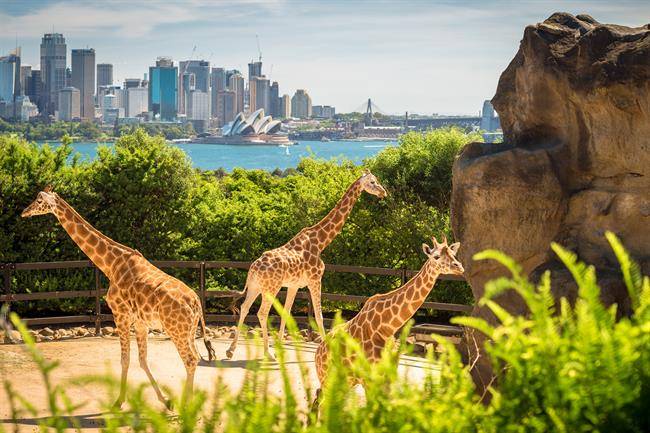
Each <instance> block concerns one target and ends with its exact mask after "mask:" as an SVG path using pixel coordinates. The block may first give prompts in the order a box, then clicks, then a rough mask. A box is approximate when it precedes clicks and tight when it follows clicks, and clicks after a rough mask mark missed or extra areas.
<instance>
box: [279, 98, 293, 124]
mask: <svg viewBox="0 0 650 433" xmlns="http://www.w3.org/2000/svg"><path fill="white" fill-rule="evenodd" d="M278 117H279V118H281V119H288V118H289V117H291V97H289V95H287V94H284V95H282V97H281V98H280V115H279V116H278Z"/></svg>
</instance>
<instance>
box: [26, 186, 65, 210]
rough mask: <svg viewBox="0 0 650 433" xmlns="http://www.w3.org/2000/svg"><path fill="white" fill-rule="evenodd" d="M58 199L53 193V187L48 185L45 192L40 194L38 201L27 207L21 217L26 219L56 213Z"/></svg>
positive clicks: (37, 197)
mask: <svg viewBox="0 0 650 433" xmlns="http://www.w3.org/2000/svg"><path fill="white" fill-rule="evenodd" d="M56 197H57V195H56V193H55V192H52V187H51V186H49V185H48V186H47V187H45V189H44V190H43V191H41V192H39V193H38V195H37V196H36V200H34V201H33V202H32V204H30V205H29V206H27V207H26V208H25V210H24V211H23V212H22V213H21V214H20V216H21V217H23V218H26V217H31V216H34V215H44V214H47V213H54V209H55V208H56Z"/></svg>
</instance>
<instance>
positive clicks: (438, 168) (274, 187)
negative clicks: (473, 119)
mask: <svg viewBox="0 0 650 433" xmlns="http://www.w3.org/2000/svg"><path fill="white" fill-rule="evenodd" d="M474 139H477V137H476V136H473V135H466V134H464V133H462V132H460V131H458V130H455V129H450V130H438V131H432V132H429V133H427V134H414V133H410V134H407V135H405V136H404V138H403V139H402V142H401V144H400V146H398V147H395V148H391V149H387V150H385V151H383V152H381V153H380V154H378V155H377V156H376V157H375V158H372V159H370V160H368V161H366V166H367V167H369V168H370V169H371V170H372V171H373V173H374V174H375V175H376V176H377V177H378V179H379V180H380V181H381V182H382V184H383V185H384V186H385V187H386V188H387V190H388V191H389V196H388V197H387V198H385V199H383V200H379V199H377V198H376V197H374V196H370V195H368V194H363V195H362V196H361V198H360V200H359V201H358V203H357V205H356V206H355V209H354V210H353V212H352V214H351V216H350V218H349V219H348V221H347V223H346V224H345V226H344V228H343V231H342V233H341V234H340V235H339V236H338V237H337V238H336V239H335V241H334V242H333V243H332V244H331V245H330V246H329V247H328V248H327V249H326V250H325V252H324V254H323V259H324V260H325V262H326V263H337V264H347V265H359V266H379V267H388V268H407V269H419V268H420V266H421V265H422V263H423V261H424V257H423V256H422V254H421V253H420V251H421V248H420V245H421V244H422V242H426V241H427V240H429V239H430V237H431V235H433V234H440V233H441V232H446V233H447V235H448V236H451V233H450V231H449V202H448V191H449V190H450V189H451V165H452V163H453V159H454V156H455V155H456V153H457V152H458V151H459V150H460V149H461V147H462V146H463V145H464V144H465V143H467V142H468V141H470V140H474ZM71 152H72V151H71V148H70V146H68V145H63V146H61V147H58V148H56V149H55V150H52V149H51V148H49V147H48V146H46V145H45V146H40V145H36V144H30V143H27V142H26V141H24V140H22V139H19V138H17V137H10V136H0V192H1V194H2V195H1V196H0V211H1V216H0V240H2V242H0V262H30V261H57V260H78V259H85V257H84V256H83V253H82V252H81V251H80V250H79V249H78V248H77V247H76V246H75V245H74V244H73V243H72V241H71V240H70V239H69V238H68V236H67V234H66V233H65V232H64V231H63V229H62V228H61V226H60V225H59V224H58V223H57V222H56V221H55V219H54V217H53V216H44V217H36V218H30V219H23V218H21V217H20V212H21V210H22V209H23V208H24V207H25V206H27V205H28V204H29V203H30V202H31V201H32V200H33V199H34V198H35V196H36V193H37V192H38V191H40V190H41V189H43V188H44V187H45V186H46V185H48V184H52V185H53V186H54V190H55V191H57V192H58V193H59V195H60V196H61V197H63V198H64V199H65V200H67V201H68V202H69V203H70V204H71V205H72V206H73V207H75V208H76V209H77V210H78V211H79V213H80V214H81V215H83V216H84V217H85V218H86V219H87V220H88V221H89V222H91V223H92V224H94V225H95V226H96V227H97V228H98V229H99V230H100V231H102V232H103V233H105V234H106V235H108V236H109V237H111V238H113V239H115V240H117V241H119V242H122V243H125V244H127V245H129V246H132V247H134V248H136V249H138V250H139V251H141V252H142V253H143V254H144V255H145V257H147V258H149V259H154V260H156V259H158V260H164V259H170V260H174V259H192V260H242V261H251V260H254V259H255V258H257V257H258V256H259V255H260V254H261V253H262V252H263V251H265V250H268V249H271V248H275V247H277V246H279V245H281V244H283V243H284V242H286V241H288V240H289V239H290V238H291V237H292V236H293V235H294V234H295V233H297V232H298V231H299V230H300V229H301V228H303V227H305V226H308V225H311V224H314V223H315V222H316V221H318V220H319V219H320V218H322V217H323V216H324V215H325V214H326V213H327V212H328V211H329V210H330V209H331V208H332V207H333V206H334V205H335V203H336V202H337V201H338V200H339V199H340V197H341V195H342V194H343V192H344V191H345V190H346V188H347V187H348V186H349V184H350V183H352V182H353V181H354V180H355V179H356V178H357V177H358V176H359V175H360V174H361V171H362V167H359V166H355V165H354V164H352V163H351V162H349V161H323V160H315V159H311V158H307V159H303V160H302V161H301V163H300V164H299V166H298V167H297V169H296V170H291V171H288V172H285V173H284V174H283V176H276V175H273V174H271V173H269V172H266V171H262V170H242V169H235V170H234V171H233V172H232V173H230V174H224V173H223V172H221V171H217V172H199V171H196V170H194V169H193V168H192V167H191V162H190V161H189V159H188V158H187V157H186V155H185V153H183V152H182V151H181V150H179V149H178V148H176V147H174V146H169V145H167V144H166V143H165V141H164V139H163V138H162V137H160V136H157V137H151V136H149V135H147V134H146V133H145V132H144V131H142V130H137V131H135V132H134V133H133V134H128V135H125V136H123V137H122V138H120V139H119V140H118V141H117V142H116V143H115V145H114V146H112V147H110V148H109V147H103V148H100V150H99V152H98V157H97V159H96V160H95V161H92V162H79V161H77V160H76V159H74V158H72V159H71ZM72 274H74V275H75V277H74V278H73V277H72ZM15 275H16V278H17V279H18V280H16V283H15V284H13V288H14V290H15V291H18V292H25V291H40V290H56V289H58V290H65V289H68V290H72V289H80V288H83V286H84V285H85V287H88V286H89V285H90V284H92V281H93V280H92V279H91V278H89V276H90V273H89V271H87V270H86V271H57V272H40V273H38V272H33V273H29V272H21V273H16V274H15ZM176 275H179V276H181V277H182V278H184V279H185V280H186V281H187V282H188V283H189V284H190V285H194V286H195V285H196V274H195V273H187V272H181V273H178V274H176ZM70 278H72V280H71V281H68V282H66V281H67V280H66V279H70ZM84 278H85V280H84ZM244 279H245V273H244V272H241V271H234V270H231V271H225V270H223V271H219V270H211V271H210V272H209V274H208V288H209V289H212V290H217V289H221V288H230V289H238V290H240V289H241V288H242V287H243V283H244ZM83 281H85V283H84V282H83ZM323 283H324V291H327V292H334V293H348V294H374V293H379V292H385V291H388V290H390V289H391V288H394V287H395V286H396V285H398V284H399V283H400V281H399V279H394V278H391V277H386V276H360V275H355V274H341V273H326V274H325V277H324V281H323ZM57 286H58V287H57ZM433 299H435V300H439V301H443V302H444V301H446V302H457V303H466V302H470V300H471V295H470V292H469V290H467V288H466V287H465V285H464V284H461V283H458V282H455V283H452V282H439V283H438V284H437V285H436V289H435V290H434V293H433V294H432V300H433ZM83 302H85V301H83V300H76V301H56V302H50V303H47V302H41V301H39V302H37V303H23V304H18V303H17V304H15V308H16V309H18V311H20V312H22V313H29V314H34V313H35V312H37V311H38V309H40V308H55V307H56V305H60V306H64V307H65V308H67V309H69V310H72V309H77V308H80V305H81V304H83ZM211 307H212V308H216V307H217V305H216V304H211ZM330 307H331V306H330ZM65 308H64V309H65Z"/></svg>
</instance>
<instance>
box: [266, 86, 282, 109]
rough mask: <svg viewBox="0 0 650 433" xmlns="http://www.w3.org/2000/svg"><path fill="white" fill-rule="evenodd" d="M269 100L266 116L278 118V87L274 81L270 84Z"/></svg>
mask: <svg viewBox="0 0 650 433" xmlns="http://www.w3.org/2000/svg"><path fill="white" fill-rule="evenodd" d="M269 99H270V104H269V105H270V109H269V113H268V114H270V115H271V116H273V117H278V115H279V114H280V86H279V85H278V82H277V81H274V82H273V84H271V90H270V95H269Z"/></svg>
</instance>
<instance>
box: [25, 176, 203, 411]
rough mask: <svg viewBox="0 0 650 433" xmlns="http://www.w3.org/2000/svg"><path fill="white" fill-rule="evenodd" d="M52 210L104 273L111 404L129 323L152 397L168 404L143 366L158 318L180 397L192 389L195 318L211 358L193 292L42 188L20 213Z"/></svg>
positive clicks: (126, 358) (123, 360)
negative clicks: (178, 367) (178, 363)
mask: <svg viewBox="0 0 650 433" xmlns="http://www.w3.org/2000/svg"><path fill="white" fill-rule="evenodd" d="M48 213H52V214H54V215H55V216H56V217H57V218H58V220H59V222H60V223H61V225H62V226H63V228H64V229H65V231H66V232H68V235H70V237H71V238H72V240H73V241H74V242H75V243H76V244H77V245H78V246H79V248H81V250H82V251H83V252H84V253H85V254H86V255H87V256H88V258H90V260H91V261H92V262H93V263H94V264H95V266H97V267H98V268H99V269H100V270H101V271H102V272H103V273H104V275H106V277H108V280H109V282H110V285H109V289H108V294H107V295H106V302H107V304H108V306H109V307H110V308H111V310H112V311H113V317H114V320H115V325H116V327H117V333H118V335H119V338H120V347H121V351H122V357H121V364H122V377H121V383H120V395H119V397H118V399H117V401H116V402H115V406H116V407H121V406H122V403H123V402H124V398H125V393H126V378H127V373H128V369H129V356H130V344H129V339H130V335H129V334H130V330H131V326H134V327H135V337H136V341H137V343H138V354H139V358H140V367H142V369H143V370H144V371H145V373H146V374H147V377H148V378H149V381H150V382H151V385H152V386H153V389H154V390H155V391H156V395H157V396H158V399H159V400H160V401H161V402H163V403H165V405H167V406H168V407H169V402H168V401H167V400H166V399H165V398H164V396H163V394H162V392H161V391H160V388H159V387H158V384H157V383H156V380H155V379H154V377H153V375H152V374H151V371H150V370H149V366H148V365H147V333H148V329H149V326H150V325H151V324H152V323H157V322H160V323H161V324H162V326H163V329H164V330H165V332H166V333H167V335H168V336H169V337H170V338H171V340H172V341H173V342H174V345H176V349H177V350H178V353H179V354H180V356H181V359H182V360H183V363H184V364H185V369H186V371H187V380H186V382H185V392H184V393H183V395H184V398H187V397H189V395H190V394H191V393H192V388H193V384H194V371H195V370H196V366H197V365H198V363H199V354H198V352H197V350H196V346H195V344H194V338H195V335H196V329H197V327H198V324H199V321H200V322H201V328H202V331H203V341H204V343H205V347H206V349H207V350H208V356H209V359H210V361H211V360H212V359H214V350H213V349H212V344H211V343H210V341H208V339H207V337H206V333H205V322H204V321H203V314H202V309H201V301H200V299H199V297H198V295H197V294H196V293H195V292H194V291H193V290H192V289H190V288H189V287H187V286H186V285H185V284H184V283H182V282H181V281H179V280H177V279H176V278H174V277H172V276H170V275H167V274H166V273H164V272H163V271H161V270H160V269H158V268H157V267H155V266H154V265H152V264H151V263H150V262H149V261H148V260H147V259H145V258H144V257H143V256H142V254H140V252H139V251H136V250H134V249H131V248H129V247H127V246H125V245H122V244H119V243H117V242H115V241H113V240H112V239H110V238H109V237H107V236H105V235H104V234H102V233H101V232H99V230H97V229H96V228H94V227H93V226H92V225H90V224H89V223H88V222H87V221H86V220H84V219H83V218H82V217H81V216H80V215H79V214H78V213H77V212H76V211H75V210H74V209H73V208H72V206H70V205H69V204H68V203H67V202H66V201H65V200H63V199H62V198H61V197H59V195H58V194H56V193H55V192H52V190H51V188H50V187H47V188H45V190H44V191H41V192H40V193H38V195H37V196H36V200H34V202H32V204H30V205H29V206H27V208H25V210H24V211H23V212H22V214H21V216H22V217H31V216H34V215H44V214H48Z"/></svg>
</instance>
